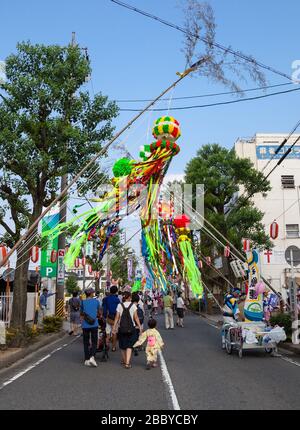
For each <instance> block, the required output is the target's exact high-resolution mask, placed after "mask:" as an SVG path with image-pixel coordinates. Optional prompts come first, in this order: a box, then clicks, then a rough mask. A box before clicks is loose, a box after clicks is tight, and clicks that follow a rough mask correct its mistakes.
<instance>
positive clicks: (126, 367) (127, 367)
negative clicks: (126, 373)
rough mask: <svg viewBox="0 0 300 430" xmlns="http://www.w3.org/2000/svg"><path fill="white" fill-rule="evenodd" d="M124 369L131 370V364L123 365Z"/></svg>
mask: <svg viewBox="0 0 300 430" xmlns="http://www.w3.org/2000/svg"><path fill="white" fill-rule="evenodd" d="M124 367H125V369H131V368H132V366H131V364H125V366H124Z"/></svg>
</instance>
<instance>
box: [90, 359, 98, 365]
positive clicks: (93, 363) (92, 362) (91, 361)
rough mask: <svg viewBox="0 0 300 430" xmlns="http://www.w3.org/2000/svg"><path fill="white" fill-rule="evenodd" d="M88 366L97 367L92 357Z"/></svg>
mask: <svg viewBox="0 0 300 430" xmlns="http://www.w3.org/2000/svg"><path fill="white" fill-rule="evenodd" d="M90 366H94V367H98V364H97V363H96V360H95V358H94V357H91V358H90Z"/></svg>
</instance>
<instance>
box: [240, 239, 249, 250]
mask: <svg viewBox="0 0 300 430" xmlns="http://www.w3.org/2000/svg"><path fill="white" fill-rule="evenodd" d="M242 243H243V251H244V252H249V251H250V249H251V242H250V239H243V241H242Z"/></svg>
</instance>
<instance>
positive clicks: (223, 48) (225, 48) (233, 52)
mask: <svg viewBox="0 0 300 430" xmlns="http://www.w3.org/2000/svg"><path fill="white" fill-rule="evenodd" d="M110 1H111V2H113V3H115V4H117V5H119V6H122V7H124V8H126V9H129V10H132V11H133V12H136V13H138V14H140V15H143V16H146V17H147V18H150V19H152V20H155V21H158V22H160V23H161V24H164V25H166V26H168V27H171V28H174V29H175V30H178V31H180V32H181V33H184V34H186V35H187V36H189V37H192V38H194V39H198V40H202V42H204V43H205V44H207V45H208V46H209V47H211V46H214V47H215V48H218V49H219V50H221V51H223V52H225V53H229V54H231V55H233V56H235V57H237V58H240V59H242V60H244V61H246V62H248V63H251V64H255V65H256V66H258V67H260V68H262V69H264V70H268V71H269V72H272V73H274V74H276V75H279V76H282V77H284V78H286V79H288V80H289V81H293V82H294V80H293V78H292V77H291V76H289V75H287V74H286V73H284V72H281V71H280V70H277V69H275V68H274V67H272V66H268V65H266V64H264V63H262V62H261V61H257V60H255V59H254V58H253V57H251V56H248V55H245V54H243V53H242V52H240V51H236V50H234V49H232V48H230V47H228V46H224V45H222V44H220V43H218V42H213V41H211V40H208V39H206V38H205V37H202V36H199V35H198V34H195V33H192V32H190V31H188V30H186V29H185V28H183V27H181V26H179V25H176V24H173V23H171V22H169V21H166V20H165V19H162V18H160V17H158V16H156V15H153V14H151V13H148V12H145V11H143V10H141V9H138V8H136V7H134V6H132V5H129V4H127V3H124V2H122V1H120V0H110Z"/></svg>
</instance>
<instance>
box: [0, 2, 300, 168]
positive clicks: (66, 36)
mask: <svg viewBox="0 0 300 430" xmlns="http://www.w3.org/2000/svg"><path fill="white" fill-rule="evenodd" d="M127 2H128V3H130V4H131V5H134V6H136V7H138V8H141V9H144V10H146V11H148V12H150V13H153V14H156V15H159V16H161V17H162V18H164V19H166V20H169V21H172V22H174V23H177V24H179V25H181V24H182V21H183V16H182V12H181V9H180V8H178V7H177V6H178V4H179V2H178V1H177V0H163V1H161V0H139V1H138V0H128V1H127ZM210 4H211V5H212V6H213V7H214V10H215V16H216V22H217V32H216V35H217V40H218V41H219V42H220V43H222V44H225V45H227V44H228V45H231V46H232V47H233V48H235V49H239V50H241V51H243V52H245V53H247V54H252V55H253V56H254V57H255V58H256V59H258V60H260V61H262V62H264V63H266V64H269V65H272V66H274V67H275V68H277V69H279V70H282V71H284V72H286V73H287V74H290V73H291V72H292V69H291V64H292V62H293V61H294V60H297V59H300V48H299V43H298V41H299V37H298V36H297V28H298V25H299V23H298V17H299V14H300V3H299V2H298V1H297V0H287V1H285V2H282V1H280V0H276V1H271V0H264V1H259V0H251V1H250V0H243V1H242V2H241V1H239V0H226V1H224V0H212V1H210ZM72 31H76V37H77V41H78V43H79V44H80V45H81V46H82V47H88V49H89V53H90V58H91V60H92V67H93V73H92V83H89V84H88V85H87V89H89V90H90V91H91V93H92V87H93V89H94V91H95V92H98V91H102V92H103V94H106V95H108V96H109V97H110V98H112V99H132V98H151V97H154V96H155V95H157V94H158V93H159V92H160V91H161V90H162V89H163V88H165V87H166V86H167V85H168V84H169V83H170V82H172V81H173V80H174V79H175V78H176V75H175V72H176V71H178V70H180V71H181V70H183V68H184V65H185V61H184V57H183V54H182V52H181V48H182V34H181V33H179V32H177V31H176V30H173V29H171V28H168V27H165V26H163V25H162V24H160V23H157V22H155V21H152V20H149V19H147V18H145V17H142V16H141V15H138V14H136V13H134V12H131V11H129V10H126V9H124V8H121V7H119V6H116V5H115V4H113V3H112V2H111V1H109V0H86V1H85V2H82V1H79V0H72V1H71V0H64V1H61V0H60V1H58V0H51V1H44V2H41V1H38V0H28V1H26V2H24V1H22V0H10V1H7V0H2V2H1V27H0V40H1V41H2V43H1V48H0V60H3V59H5V57H6V56H7V55H8V54H9V53H11V52H13V51H14V50H15V46H16V43H17V42H18V41H21V40H30V41H31V42H34V43H45V44H51V43H56V44H61V45H63V44H67V43H68V42H69V41H70V38H71V33H72ZM267 78H268V82H269V83H270V84H277V83H282V82H285V79H284V78H281V77H279V76H276V75H273V74H271V73H268V74H267ZM253 86H256V85H253V83H252V82H250V81H249V82H248V83H245V84H243V87H244V88H249V87H253ZM223 90H226V89H225V88H224V87H223V86H221V85H215V84H211V83H210V82H209V81H208V80H207V79H206V78H200V77H199V78H187V79H186V80H185V81H183V82H182V83H181V84H180V86H178V87H177V88H176V90H175V91H174V93H173V96H174V97H178V96H185V95H188V96H189V95H195V94H206V93H210V92H216V91H223ZM251 95H252V94H251ZM253 95H254V94H253ZM299 97H300V94H299V93H298V92H295V93H292V94H288V95H282V96H277V97H271V98H268V99H264V100H259V101H251V102H244V103H238V104H234V105H229V106H220V107H209V108H205V109H195V110H189V111H175V112H173V113H172V114H173V115H174V116H175V117H176V118H177V119H178V120H179V122H180V123H181V127H182V137H181V138H180V141H179V142H178V143H179V144H180V146H181V149H182V151H181V153H180V154H179V155H178V156H177V158H175V159H174V160H173V163H172V166H171V168H170V172H171V173H181V172H182V171H183V169H184V166H185V164H186V162H187V161H188V160H189V159H190V158H191V157H192V156H194V155H195V153H196V150H197V149H198V148H199V147H200V146H201V145H203V144H205V143H207V142H219V143H220V144H221V145H224V146H226V147H231V146H232V145H233V143H234V141H235V140H236V139H237V138H238V137H240V136H245V137H246V136H252V135H253V134H254V133H256V132H288V131H289V130H290V129H291V128H292V126H293V125H294V124H295V123H296V122H297V120H298V119H299V109H298V104H297V102H298V100H299ZM231 99H232V96H228V95H226V96H221V97H218V98H209V99H206V98H205V99H195V100H192V101H191V102H190V101H187V102H186V101H181V102H177V104H175V102H171V103H170V106H175V105H178V106H179V105H187V104H203V103H206V102H208V103H210V102H214V101H223V100H231ZM143 106H144V103H137V104H135V105H133V104H132V105H129V103H122V105H121V104H120V107H137V108H140V107H143ZM167 106H168V103H167V102H164V103H161V104H160V105H159V107H163V108H164V107H166V108H167ZM132 116H133V114H132V113H128V112H122V113H120V116H119V118H118V119H117V120H116V121H115V125H116V127H117V128H119V127H121V126H122V125H124V124H125V123H126V122H127V121H128V120H129V119H130V118H131V117H132ZM157 116H158V114H154V113H153V114H151V115H148V116H147V117H145V118H144V119H143V120H142V122H140V123H139V124H138V128H134V129H133V131H131V132H130V134H129V136H128V141H127V143H128V148H129V149H130V151H131V152H132V154H133V155H135V156H136V155H137V152H138V148H139V146H140V145H141V144H143V143H145V140H146V138H147V136H148V137H149V132H148V131H149V130H148V129H149V121H150V123H152V122H153V120H154V119H155V118H156V117H157ZM147 132H148V133H147ZM139 140H140V141H139ZM138 141H139V142H138Z"/></svg>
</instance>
